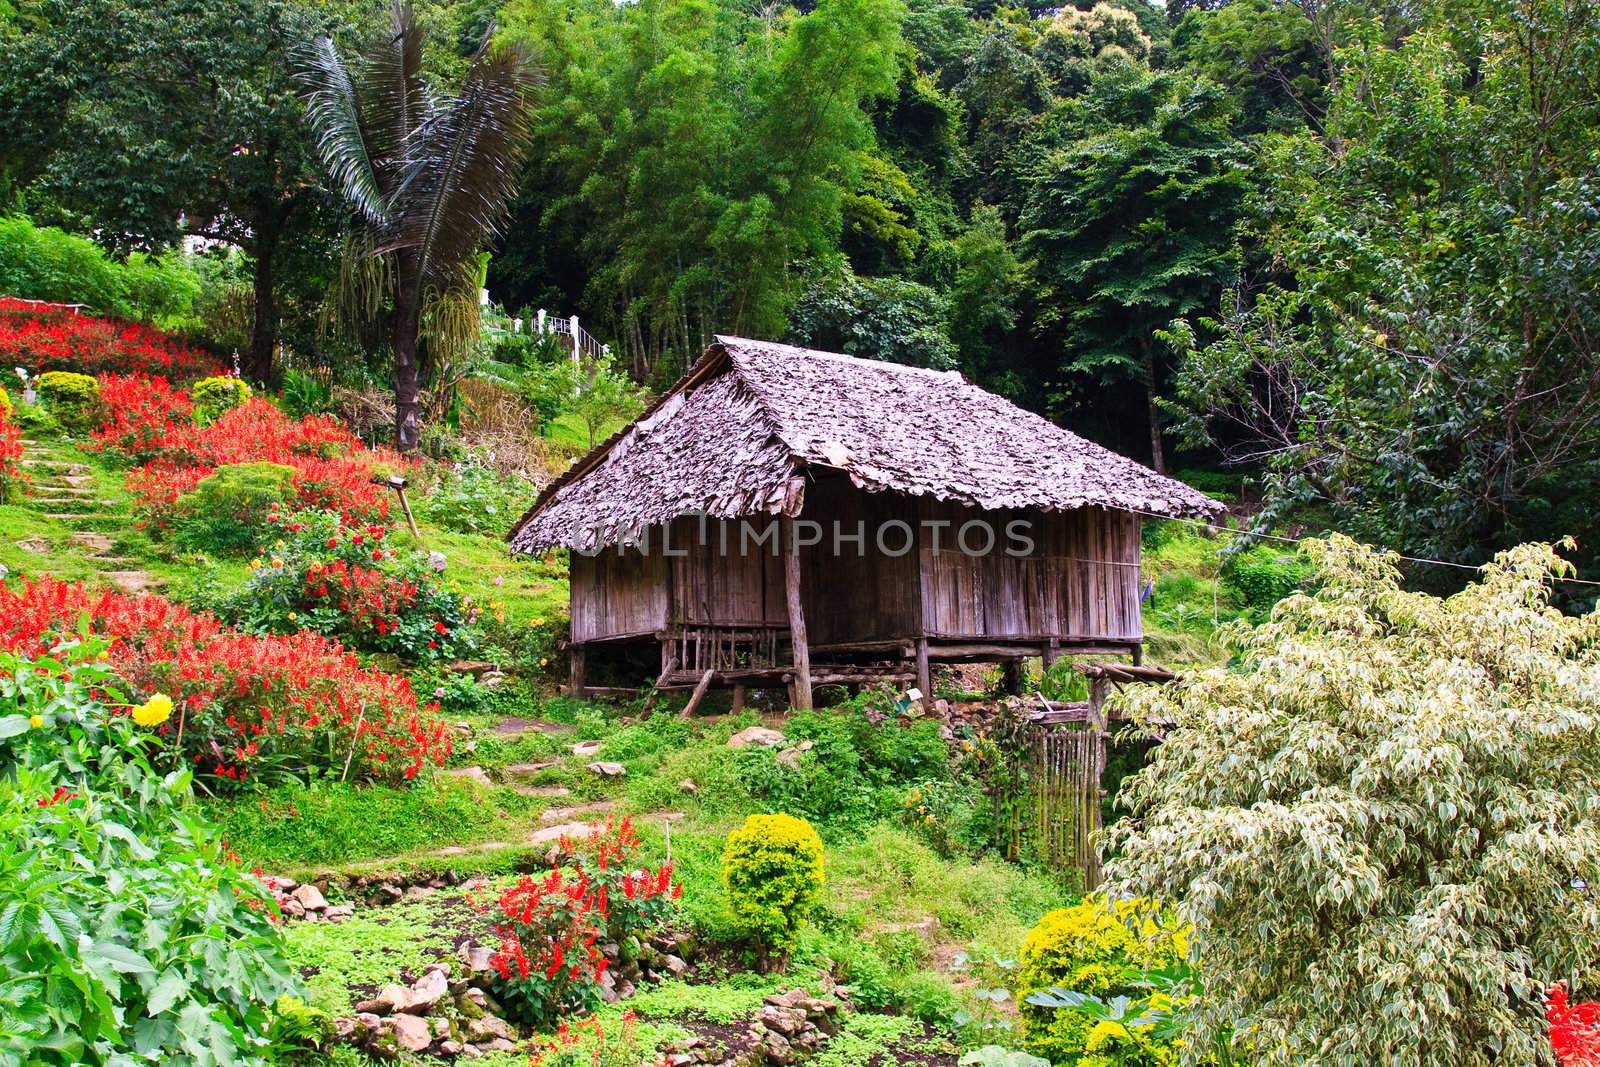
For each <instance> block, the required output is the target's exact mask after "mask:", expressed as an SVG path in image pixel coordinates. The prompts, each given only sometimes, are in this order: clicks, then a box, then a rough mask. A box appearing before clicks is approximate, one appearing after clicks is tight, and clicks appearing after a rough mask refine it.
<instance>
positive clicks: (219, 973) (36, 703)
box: [0, 639, 298, 1065]
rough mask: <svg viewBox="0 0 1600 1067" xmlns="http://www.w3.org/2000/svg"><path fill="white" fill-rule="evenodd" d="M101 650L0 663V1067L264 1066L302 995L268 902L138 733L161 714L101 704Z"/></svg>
mask: <svg viewBox="0 0 1600 1067" xmlns="http://www.w3.org/2000/svg"><path fill="white" fill-rule="evenodd" d="M105 647H106V646H105V643H104V642H99V641H96V640H94V639H84V640H82V641H80V642H78V643H76V644H75V645H66V646H62V647H60V648H58V649H57V650H56V651H55V653H54V654H53V656H52V657H51V658H46V659H39V660H23V659H20V658H18V657H16V656H14V655H12V654H10V653H0V707H3V708H5V709H6V713H5V714H0V765H4V766H6V767H7V768H8V771H7V773H6V774H5V775H3V776H0V840H4V841H5V842H6V847H5V848H0V926H3V928H4V934H3V936H0V1062H4V1063H8V1064H10V1063H17V1064H20V1063H28V1064H47V1065H55V1064H82V1063H107V1062H111V1063H133V1062H159V1063H170V1064H209V1063H228V1062H243V1061H254V1060H258V1059H259V1058H260V1056H261V1048H262V1047H263V1046H264V1045H265V1043H266V1042H267V1040H268V1037H267V1031H268V1027H269V1019H270V1015H269V1010H268V1009H269V1006H270V1005H272V1004H273V1003H274V1002H276V1001H277V999H278V998H279V997H280V996H282V995H284V994H286V993H293V992H295V991H296V986H297V984H298V976H297V975H296V974H295V972H294V970H293V968H291V967H290V966H289V964H288V962H287V960H286V959H285V956H284V944H283V939H282V935H281V933H280V931H279V929H278V927H277V926H276V925H275V924H274V922H273V919H274V917H275V907H276V905H275V904H274V903H273V901H272V898H271V896H270V895H269V893H268V891H267V889H266V887H265V886H264V885H262V884H261V882H260V881H258V880H257V879H256V878H255V877H254V876H252V875H250V874H248V873H246V872H245V871H244V870H243V869H242V868H241V867H240V865H239V863H238V860H237V857H235V856H234V855H233V853H232V852H231V851H230V850H229V849H228V847H227V845H226V843H225V842H224V841H223V840H222V839H221V838H219V837H218V835H217V833H216V831H215V829H214V828H213V827H212V826H211V825H209V824H208V823H207V822H206V820H205V819H204V818H203V817H202V816H201V813H200V812H199V810H198V809H197V808H196V806H195V805H194V804H193V803H192V793H191V791H190V772H189V770H188V769H187V768H186V767H182V766H179V767H170V755H168V754H167V753H165V752H162V753H160V754H159V755H158V754H156V753H155V750H156V748H157V746H158V744H159V742H158V740H157V738H156V736H155V735H153V734H151V733H149V732H147V731H144V730H138V729H135V726H134V722H135V721H138V722H142V723H146V724H149V723H155V722H157V721H159V720H160V719H161V717H162V716H164V715H170V713H171V703H170V702H165V703H163V702H162V701H160V700H156V699H152V700H151V701H149V702H147V703H146V704H145V705H142V706H141V707H140V708H138V709H135V712H134V715H133V716H131V717H130V716H126V715H120V714H113V713H111V711H110V709H109V708H108V707H107V705H106V703H103V702H102V701H115V700H116V699H117V698H116V696H115V690H114V689H112V688H111V687H112V685H113V678H112V676H111V674H110V672H109V671H108V669H107V668H106V667H105V666H103V665H102V664H101V663H100V662H99V660H98V654H99V653H100V652H101V651H103V649H104V648H105ZM158 764H159V765H160V769H157V765H158ZM169 768H170V769H169Z"/></svg>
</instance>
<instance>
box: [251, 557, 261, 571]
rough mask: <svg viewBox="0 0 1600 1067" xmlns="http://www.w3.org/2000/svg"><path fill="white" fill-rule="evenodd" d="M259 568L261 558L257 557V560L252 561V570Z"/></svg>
mask: <svg viewBox="0 0 1600 1067" xmlns="http://www.w3.org/2000/svg"><path fill="white" fill-rule="evenodd" d="M259 566H261V557H260V556H257V557H256V558H255V559H253V560H251V561H250V569H251V570H254V569H255V568H257V567H259Z"/></svg>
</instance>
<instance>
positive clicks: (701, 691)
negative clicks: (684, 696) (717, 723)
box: [678, 671, 717, 719]
mask: <svg viewBox="0 0 1600 1067" xmlns="http://www.w3.org/2000/svg"><path fill="white" fill-rule="evenodd" d="M716 673H717V672H716V671H706V673H704V674H702V675H701V676H700V682H699V684H697V685H696V686H695V687H694V692H693V693H691V694H690V695H689V703H687V704H685V705H684V706H683V711H682V712H681V713H680V714H679V716H678V717H679V718H680V719H687V718H689V717H691V716H692V715H694V709H695V708H698V707H699V706H700V700H701V698H703V697H704V696H705V695H706V690H707V689H710V688H711V679H712V678H713V677H714V676H715V675H716Z"/></svg>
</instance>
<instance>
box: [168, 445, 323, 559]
mask: <svg viewBox="0 0 1600 1067" xmlns="http://www.w3.org/2000/svg"><path fill="white" fill-rule="evenodd" d="M294 477H295V469H294V468H293V467H290V466H288V465H287V464H283V463H267V462H257V463H229V464H225V465H223V466H221V467H218V468H217V469H216V470H215V471H213V472H212V473H211V474H209V475H207V476H206V477H204V478H202V479H200V480H199V481H198V482H196V483H195V487H194V488H193V489H192V490H190V491H189V492H187V493H185V494H184V495H182V496H180V497H179V498H178V500H177V503H176V505H175V506H174V508H173V512H174V518H173V527H174V529H173V540H174V541H176V542H177V543H179V544H182V545H189V546H193V547H197V548H203V549H207V550H209V551H215V552H244V551H248V550H249V549H250V548H252V547H253V546H254V545H255V544H256V542H257V541H258V540H260V537H261V534H262V532H263V529H264V528H265V527H267V525H268V523H267V516H268V515H269V514H271V513H272V511H273V510H274V509H276V508H278V507H279V506H280V505H283V504H287V503H289V502H291V501H293V500H294V495H295V489H294Z"/></svg>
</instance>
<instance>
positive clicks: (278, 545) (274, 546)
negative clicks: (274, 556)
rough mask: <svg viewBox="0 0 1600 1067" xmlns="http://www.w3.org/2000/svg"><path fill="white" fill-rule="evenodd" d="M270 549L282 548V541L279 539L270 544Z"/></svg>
mask: <svg viewBox="0 0 1600 1067" xmlns="http://www.w3.org/2000/svg"><path fill="white" fill-rule="evenodd" d="M272 547H273V548H282V547H283V541H282V540H281V539H280V540H277V541H274V542H272Z"/></svg>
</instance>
